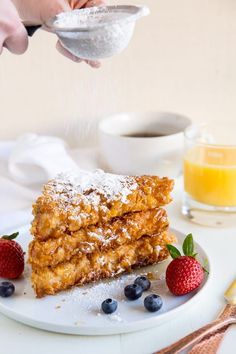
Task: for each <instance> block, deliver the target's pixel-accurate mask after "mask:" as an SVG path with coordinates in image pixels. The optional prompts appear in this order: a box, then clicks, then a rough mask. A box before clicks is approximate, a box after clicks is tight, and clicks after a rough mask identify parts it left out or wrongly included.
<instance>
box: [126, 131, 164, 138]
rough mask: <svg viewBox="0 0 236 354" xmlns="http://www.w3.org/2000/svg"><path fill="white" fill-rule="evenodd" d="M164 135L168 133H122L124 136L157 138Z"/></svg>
mask: <svg viewBox="0 0 236 354" xmlns="http://www.w3.org/2000/svg"><path fill="white" fill-rule="evenodd" d="M166 135H168V134H162V133H147V132H138V133H130V134H123V135H122V136H125V137H127V138H158V137H161V136H166Z"/></svg>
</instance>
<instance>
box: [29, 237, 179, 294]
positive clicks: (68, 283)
mask: <svg viewBox="0 0 236 354" xmlns="http://www.w3.org/2000/svg"><path fill="white" fill-rule="evenodd" d="M172 242H175V237H174V236H173V235H172V236H171V235H168V233H167V232H163V233H162V234H161V235H156V236H155V235H153V236H152V237H149V236H144V237H142V238H140V239H139V240H138V241H135V242H132V243H130V244H125V245H122V246H120V247H118V248H116V249H115V250H113V249H112V250H109V251H106V252H99V251H97V252H94V253H92V254H89V255H82V256H81V255H79V256H78V255H76V256H74V257H72V258H71V260H70V261H68V262H65V263H61V264H59V265H57V266H56V267H55V268H51V267H45V268H35V267H33V270H32V284H33V288H34V290H35V292H36V295H37V297H43V296H45V295H53V294H55V293H57V292H59V291H61V290H65V289H68V288H70V287H72V286H73V285H82V284H85V283H89V282H92V281H98V280H100V279H102V278H111V277H114V276H116V275H118V274H121V273H124V272H128V271H130V270H131V269H132V268H134V267H139V266H145V265H149V264H154V263H157V262H160V261H163V260H165V259H166V258H167V257H168V251H167V249H166V246H165V245H166V243H172Z"/></svg>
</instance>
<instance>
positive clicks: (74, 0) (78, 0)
mask: <svg viewBox="0 0 236 354" xmlns="http://www.w3.org/2000/svg"><path fill="white" fill-rule="evenodd" d="M87 1H88V0H69V5H70V7H71V8H72V9H81V8H82V7H84V6H85V5H86V3H87Z"/></svg>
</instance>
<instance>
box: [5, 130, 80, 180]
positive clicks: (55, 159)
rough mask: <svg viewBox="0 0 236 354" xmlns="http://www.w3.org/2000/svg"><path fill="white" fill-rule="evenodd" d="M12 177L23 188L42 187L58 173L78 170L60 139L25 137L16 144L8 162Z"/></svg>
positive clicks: (33, 135)
mask: <svg viewBox="0 0 236 354" xmlns="http://www.w3.org/2000/svg"><path fill="white" fill-rule="evenodd" d="M8 168H9V172H10V175H11V177H12V178H14V180H15V181H17V182H18V183H21V184H24V185H34V184H40V183H41V184H42V183H44V182H45V180H48V179H50V178H53V177H55V175H56V174H58V173H60V172H68V171H74V172H77V171H78V170H79V167H78V165H77V164H76V163H75V162H74V160H73V159H72V158H71V157H70V155H69V152H68V148H67V146H66V144H65V142H64V141H63V140H62V139H59V138H57V137H52V136H39V135H36V134H27V135H24V136H22V137H21V138H19V139H18V141H17V142H16V145H15V147H14V148H13V150H12V152H11V154H10V157H9V162H8Z"/></svg>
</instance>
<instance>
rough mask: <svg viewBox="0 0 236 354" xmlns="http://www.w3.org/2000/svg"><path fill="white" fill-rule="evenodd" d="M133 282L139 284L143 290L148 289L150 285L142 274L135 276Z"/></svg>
mask: <svg viewBox="0 0 236 354" xmlns="http://www.w3.org/2000/svg"><path fill="white" fill-rule="evenodd" d="M134 284H137V285H140V286H141V288H142V289H143V291H146V290H148V289H150V286H151V282H150V280H149V279H148V278H146V277H144V276H141V277H138V278H136V279H135V281H134Z"/></svg>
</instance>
